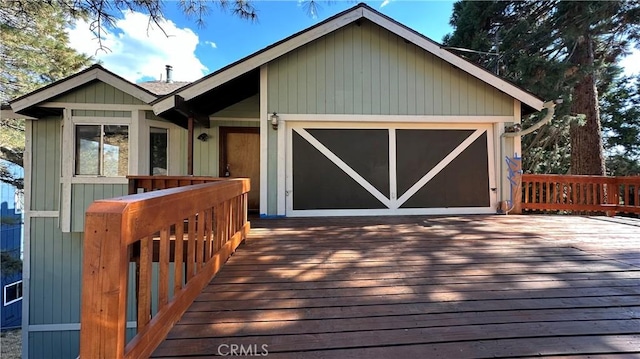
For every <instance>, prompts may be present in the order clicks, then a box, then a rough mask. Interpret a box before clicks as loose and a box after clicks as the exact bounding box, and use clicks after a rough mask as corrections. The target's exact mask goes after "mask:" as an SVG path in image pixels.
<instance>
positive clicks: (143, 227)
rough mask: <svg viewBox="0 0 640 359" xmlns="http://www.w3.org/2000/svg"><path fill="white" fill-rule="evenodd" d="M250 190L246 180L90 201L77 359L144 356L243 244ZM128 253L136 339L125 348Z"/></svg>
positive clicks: (86, 223)
mask: <svg viewBox="0 0 640 359" xmlns="http://www.w3.org/2000/svg"><path fill="white" fill-rule="evenodd" d="M248 191H249V180H248V179H233V180H224V181H218V182H214V183H206V184H200V185H193V186H187V187H180V188H173V189H166V190H163V191H153V192H148V193H142V194H136V195H130V196H125V197H120V198H114V199H109V200H101V201H96V202H94V203H93V204H92V205H91V206H90V207H89V209H88V210H87V213H86V221H85V237H84V253H83V257H84V258H83V268H82V281H83V283H82V311H81V331H80V357H81V358H82V359H85V358H91V359H93V358H142V357H148V356H149V355H150V354H151V353H152V352H153V350H154V349H155V348H156V347H157V346H158V345H159V343H160V342H161V341H162V340H163V339H164V338H165V336H166V335H167V333H168V332H169V330H170V329H171V327H172V326H173V325H174V324H175V323H176V322H177V321H178V320H179V319H180V317H181V316H182V314H183V313H184V311H185V310H186V309H187V308H188V306H189V305H190V304H191V303H192V302H193V300H194V298H195V297H196V296H197V295H198V294H199V293H200V291H201V290H202V288H203V287H204V286H205V285H206V284H207V283H208V282H209V281H210V280H211V278H212V277H213V276H214V275H215V273H217V271H218V270H219V269H220V268H221V267H222V265H223V264H224V263H225V261H226V260H227V259H228V258H229V256H230V255H231V254H232V253H233V252H234V250H235V249H236V248H237V246H238V245H239V244H240V243H241V242H242V241H243V240H244V239H245V238H246V235H247V233H248V231H249V222H247V192H248ZM153 242H159V245H158V246H156V247H157V248H158V251H159V253H157V254H155V255H156V256H157V258H158V260H159V263H157V264H156V266H157V267H158V269H157V271H154V269H153V257H154V253H153V250H154V249H153V248H154V245H153V244H154V243H153ZM170 242H175V243H174V244H173V251H172V250H171V249H170V248H171V247H172V246H171V245H170ZM133 252H138V253H139V268H140V269H139V273H138V278H139V279H138V280H137V281H136V282H137V283H136V286H135V291H136V293H135V296H133V297H135V298H136V299H137V300H136V306H137V310H136V316H137V335H136V336H135V337H133V339H131V341H130V342H129V343H127V342H126V341H127V340H126V325H127V300H128V299H127V298H131V297H132V296H131V295H128V294H129V293H127V288H131V286H128V280H129V268H130V267H131V265H130V260H131V258H132V253H133ZM171 262H173V275H170V272H171V269H170V268H171V266H170V263H171ZM156 273H157V275H155V274H156ZM153 286H157V296H155V298H152V296H154V294H153V292H152V287H153ZM152 302H154V305H155V306H157V311H155V315H153V317H152V314H151V313H152Z"/></svg>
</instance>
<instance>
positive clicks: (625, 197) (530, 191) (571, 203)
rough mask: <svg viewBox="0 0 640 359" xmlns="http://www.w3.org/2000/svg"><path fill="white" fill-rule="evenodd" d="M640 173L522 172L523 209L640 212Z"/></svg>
mask: <svg viewBox="0 0 640 359" xmlns="http://www.w3.org/2000/svg"><path fill="white" fill-rule="evenodd" d="M639 189H640V176H632V177H605V176H576V175H538V174H523V175H522V209H523V211H571V212H587V213H606V214H607V215H615V214H616V213H636V214H638V213H640V198H639V197H638V195H639V194H640V193H639V191H638V190H639Z"/></svg>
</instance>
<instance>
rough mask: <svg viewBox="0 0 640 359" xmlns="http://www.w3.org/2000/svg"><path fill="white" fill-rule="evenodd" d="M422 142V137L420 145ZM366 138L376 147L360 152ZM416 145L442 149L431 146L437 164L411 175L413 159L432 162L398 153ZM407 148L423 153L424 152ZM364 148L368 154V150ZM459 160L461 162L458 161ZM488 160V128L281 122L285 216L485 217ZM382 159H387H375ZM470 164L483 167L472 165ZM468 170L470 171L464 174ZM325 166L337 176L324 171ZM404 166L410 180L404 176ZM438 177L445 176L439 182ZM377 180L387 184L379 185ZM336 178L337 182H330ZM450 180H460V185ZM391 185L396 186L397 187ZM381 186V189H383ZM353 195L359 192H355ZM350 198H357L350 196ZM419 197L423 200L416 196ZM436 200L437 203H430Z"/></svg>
mask: <svg viewBox="0 0 640 359" xmlns="http://www.w3.org/2000/svg"><path fill="white" fill-rule="evenodd" d="M362 130H365V131H362ZM367 130H369V132H367ZM323 131H324V132H323ZM429 132H431V133H430V134H429ZM314 134H315V135H314ZM406 134H412V136H406ZM423 134H424V135H428V136H426V137H425V136H423ZM415 135H417V136H415ZM331 136H333V137H331ZM420 136H422V137H420ZM351 137H353V139H352V140H351ZM374 137H377V140H376V141H377V142H375V141H374V142H375V144H374V143H373V142H372V143H371V144H369V146H370V148H369V151H367V149H366V148H365V149H362V148H360V147H361V145H362V146H364V147H366V146H367V144H366V142H368V139H369V138H374ZM384 137H386V138H384ZM399 137H401V138H402V140H403V141H404V142H402V141H401V143H400V145H399V144H398V138H399ZM438 137H441V138H440V139H438ZM407 138H411V140H407ZM421 138H425V139H427V138H428V139H430V140H431V141H434V142H443V143H436V144H435V145H434V146H433V147H437V146H436V145H438V146H439V148H448V150H447V151H446V152H444V153H442V154H440V155H438V154H436V155H435V156H436V158H437V160H433V161H432V162H431V164H430V165H429V166H428V167H429V168H424V167H423V168H420V167H419V166H417V167H416V168H415V169H414V168H412V167H411V164H412V163H418V164H419V163H420V157H429V156H432V157H433V155H432V154H427V153H426V152H430V151H422V152H418V153H415V152H408V151H407V150H404V151H403V150H402V148H412V147H411V146H412V144H411V143H408V144H407V143H405V142H420V141H421ZM448 138H451V139H452V140H448ZM381 143H382V145H381ZM407 145H408V146H409V147H407ZM415 145H416V146H418V147H420V148H431V147H430V145H429V144H426V145H425V144H420V143H416V144H415ZM371 146H377V147H371ZM425 146H427V147H425ZM446 146H449V147H446ZM372 148H374V149H373V150H371V149H372ZM399 148H400V150H399ZM355 149H359V150H361V152H360V154H355V155H354V154H353V153H354V152H357V151H354V150H355ZM440 151H442V149H441V150H440ZM373 152H378V153H377V154H373ZM367 153H369V154H371V155H368V154H367ZM463 154H464V157H466V158H467V159H466V160H462V157H463V156H461V155H463ZM493 155H494V154H493V136H492V126H491V125H490V124H464V125H462V124H392V125H386V124H375V123H372V124H362V123H358V124H354V123H309V122H299V123H297V122H288V123H287V129H286V192H285V193H286V214H287V216H332V215H343V216H348V215H392V214H453V213H456V214H471V213H493V212H495V206H496V202H497V199H496V193H495V191H493V190H492V189H494V188H495V181H494V177H495V176H494V161H493V158H494V157H493ZM354 156H355V157H354ZM358 156H359V157H358ZM383 156H388V157H387V158H384V159H383V158H382V157H383ZM474 156H475V157H474ZM411 157H413V158H411ZM347 158H349V160H347ZM475 159H479V161H477V160H475ZM416 161H417V162H416ZM455 161H457V162H455ZM465 161H466V162H465ZM470 161H471V162H470ZM483 161H484V162H483ZM310 162H312V163H310ZM365 162H366V163H365ZM369 162H371V163H373V162H377V165H373V164H371V165H369ZM475 162H483V163H481V164H480V165H477V164H473V163H475ZM452 163H454V165H452ZM456 163H457V164H456ZM470 163H471V164H473V166H469V164H470ZM333 166H335V168H337V169H339V171H338V170H335V168H332V167H333ZM398 166H400V167H401V168H398ZM407 166H409V168H410V170H409V171H410V172H407V168H408V167H407ZM373 167H375V168H373ZM454 167H455V168H454ZM471 167H473V168H475V169H473V168H471ZM478 168H479V169H480V170H478ZM445 170H448V171H449V173H448V174H445V173H444V172H443V171H445ZM374 172H375V173H374ZM366 173H368V175H367V174H366ZM384 176H386V177H387V178H382V177H384ZM447 176H448V177H447ZM452 176H453V177H452ZM337 177H341V178H342V179H336V178H337ZM468 177H472V178H468ZM436 178H439V181H440V183H445V186H444V187H446V188H442V189H441V190H440V189H438V188H435V189H428V190H426V189H425V186H427V185H428V184H430V183H432V184H433V182H436V181H435V180H434V179H436ZM452 178H453V179H454V180H453V181H452V180H451V179H452ZM456 178H460V179H461V180H460V183H458V181H457V179H456ZM349 179H350V180H349ZM414 179H415V180H414ZM407 180H409V181H410V186H408V185H407V184H406V183H407ZM399 181H400V182H403V183H401V184H402V186H400V184H399ZM443 181H444V182H443ZM385 182H386V183H385ZM356 184H357V185H356ZM469 184H471V186H472V187H474V188H475V190H473V192H474V193H472V196H471V197H475V198H476V199H474V200H472V199H467V197H469V196H467V195H465V193H466V192H465V191H467V189H466V188H467V187H469ZM437 185H438V184H437V183H436V184H434V186H437ZM387 186H388V188H385V187H387ZM455 186H458V187H457V188H456V187H455ZM358 187H359V188H361V189H364V191H366V192H364V191H360V190H359V189H357V188H358ZM462 187H464V188H462ZM358 191H360V192H361V193H359V194H357V195H355V194H354V193H356V192H358ZM421 191H428V193H427V192H423V193H421V194H419V195H417V194H418V193H419V192H421ZM434 191H435V192H434ZM399 192H400V193H399ZM467 192H468V191H467ZM296 196H298V197H296ZM353 196H355V197H358V196H360V197H358V198H364V197H369V196H370V197H371V198H364V199H362V200H359V199H358V198H352V197H353ZM439 196H441V197H442V198H436V197H439ZM418 197H421V199H420V198H418ZM373 198H375V200H374V199H373ZM431 198H432V199H433V200H431ZM421 203H422V205H421Z"/></svg>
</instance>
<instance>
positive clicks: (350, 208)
mask: <svg viewBox="0 0 640 359" xmlns="http://www.w3.org/2000/svg"><path fill="white" fill-rule="evenodd" d="M176 87H177V86H176ZM168 91H170V92H169V93H168V94H165V93H157V92H156V93H154V92H153V91H150V87H147V88H145V87H143V86H141V85H139V84H133V83H130V82H128V81H126V80H125V79H123V78H121V77H119V76H117V75H115V74H114V73H111V72H110V71H108V70H107V69H104V68H103V67H101V66H98V65H95V66H92V67H90V68H88V69H86V70H84V71H82V72H80V73H78V74H76V75H73V76H70V77H68V78H66V79H63V80H61V81H58V82H55V83H53V84H51V85H48V86H46V87H43V88H41V89H39V90H36V91H34V92H32V93H30V94H28V95H26V96H23V97H20V98H18V99H15V100H14V101H12V102H11V106H12V108H13V110H14V111H15V112H17V113H20V114H22V115H27V116H32V117H35V118H37V120H30V121H28V122H27V154H26V219H25V271H24V282H25V291H24V298H25V302H26V303H28V305H26V306H25V310H24V316H23V318H24V323H23V325H24V333H25V334H24V339H25V341H24V343H25V347H24V348H25V349H24V351H25V353H28V354H26V355H29V356H31V357H34V358H35V357H45V356H47V357H51V356H53V357H74V356H75V355H77V350H78V329H79V321H80V318H79V314H80V313H79V308H80V303H79V301H80V283H81V278H80V273H81V256H82V253H81V249H82V240H83V226H84V211H85V209H86V208H87V206H88V205H89V204H90V203H91V202H92V201H94V200H97V199H102V198H109V197H114V196H121V195H125V194H127V192H128V189H127V188H128V187H127V178H126V177H125V176H127V175H150V174H169V175H187V174H189V175H199V176H225V175H230V176H233V177H235V176H242V177H250V178H251V179H252V188H254V190H253V191H252V197H251V198H250V199H249V205H248V206H249V209H250V210H254V211H255V212H257V213H259V214H260V215H261V216H264V217H270V216H274V217H276V216H344V215H396V214H473V213H495V212H496V207H497V205H498V202H499V201H501V200H505V199H508V198H509V188H507V186H506V185H505V183H506V168H505V167H506V166H503V165H501V164H502V163H503V158H504V156H513V155H514V153H519V152H520V142H519V138H518V137H503V136H501V135H502V133H503V132H504V131H505V128H506V127H508V126H511V125H513V124H514V123H518V122H519V121H520V118H521V115H522V114H523V113H531V112H534V111H539V110H541V109H542V108H543V102H542V100H540V99H539V98H537V97H536V96H534V95H532V94H530V93H528V92H526V91H524V90H522V89H520V88H518V87H516V86H514V85H512V84H510V83H509V82H506V81H504V80H502V79H500V78H498V77H496V76H495V75H493V74H491V73H490V72H487V71H485V70H483V69H481V68H479V67H477V66H475V65H473V64H471V63H469V62H467V61H465V60H464V59H462V58H460V57H458V56H456V55H454V54H452V53H451V52H449V51H447V50H446V49H443V48H442V47H441V46H440V45H438V44H437V43H435V42H433V41H432V40H430V39H428V38H426V37H424V36H422V35H420V34H418V33H417V32H415V31H413V30H411V29H410V28H407V27H405V26H403V25H402V24H400V23H398V22H396V21H394V20H393V19H391V18H388V17H386V16H385V15H383V14H381V13H379V12H377V11H375V10H373V9H372V8H370V7H368V6H366V5H363V4H360V5H357V6H355V7H353V8H351V9H349V10H347V11H345V12H342V13H340V14H337V15H335V16H333V17H331V18H329V19H328V20H326V21H323V22H322V23H319V24H317V25H315V26H313V27H311V28H308V29H306V30H304V31H301V32H299V33H297V34H294V35H292V36H290V37H288V38H286V39H284V40H282V41H280V42H277V43H275V44H273V45H271V46H269V47H267V48H265V49H262V50H260V51H258V52H256V53H254V54H252V55H250V56H248V57H246V58H244V59H241V60H239V61H237V62H235V63H233V64H230V65H228V66H226V67H224V68H222V69H220V70H218V71H216V72H214V73H212V74H210V75H208V76H205V77H204V78H202V79H200V80H198V81H195V82H193V83H191V84H188V85H185V86H183V87H180V88H178V89H173V90H168ZM165 92H166V91H165ZM503 178H504V180H503Z"/></svg>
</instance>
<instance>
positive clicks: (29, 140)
mask: <svg viewBox="0 0 640 359" xmlns="http://www.w3.org/2000/svg"><path fill="white" fill-rule="evenodd" d="M24 132H25V143H24V159H23V160H24V162H23V165H24V226H23V227H22V229H23V233H22V299H23V302H22V358H24V359H28V358H29V316H30V315H29V293H30V292H29V284H30V283H31V177H32V170H31V165H32V163H33V148H32V146H33V121H32V120H26V121H25V126H24Z"/></svg>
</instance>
